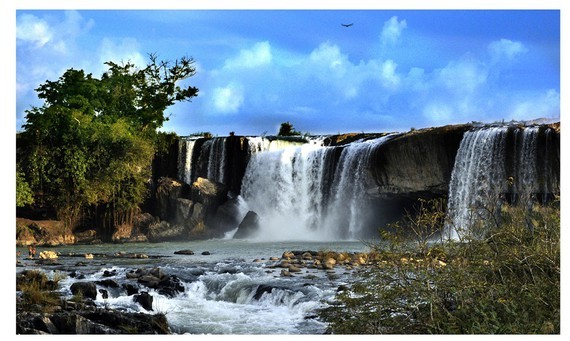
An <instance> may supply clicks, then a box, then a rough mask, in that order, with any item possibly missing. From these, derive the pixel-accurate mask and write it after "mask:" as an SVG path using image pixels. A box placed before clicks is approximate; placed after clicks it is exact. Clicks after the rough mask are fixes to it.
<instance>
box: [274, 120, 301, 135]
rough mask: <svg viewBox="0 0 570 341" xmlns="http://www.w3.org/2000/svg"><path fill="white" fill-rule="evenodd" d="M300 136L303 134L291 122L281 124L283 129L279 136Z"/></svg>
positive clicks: (280, 128)
mask: <svg viewBox="0 0 570 341" xmlns="http://www.w3.org/2000/svg"><path fill="white" fill-rule="evenodd" d="M298 135H301V133H300V132H298V131H296V130H295V129H294V128H293V125H292V124H291V123H290V122H283V123H281V127H279V132H278V133H277V136H298Z"/></svg>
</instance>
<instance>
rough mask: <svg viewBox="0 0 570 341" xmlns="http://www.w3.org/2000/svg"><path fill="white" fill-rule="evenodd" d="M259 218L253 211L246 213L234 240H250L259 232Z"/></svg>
mask: <svg viewBox="0 0 570 341" xmlns="http://www.w3.org/2000/svg"><path fill="white" fill-rule="evenodd" d="M259 228H260V227H259V216H258V215H257V213H255V212H253V211H249V212H247V214H246V215H245V217H244V218H243V220H242V222H241V223H240V224H239V226H238V230H237V231H236V233H235V234H234V237H233V238H234V239H245V238H250V237H252V236H253V235H255V233H257V231H259Z"/></svg>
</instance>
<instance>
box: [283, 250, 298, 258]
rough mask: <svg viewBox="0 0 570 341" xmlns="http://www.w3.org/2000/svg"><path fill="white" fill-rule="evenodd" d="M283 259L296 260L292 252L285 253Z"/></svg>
mask: <svg viewBox="0 0 570 341" xmlns="http://www.w3.org/2000/svg"><path fill="white" fill-rule="evenodd" d="M281 258H289V259H291V258H295V254H294V253H293V252H291V251H285V252H283V255H281Z"/></svg>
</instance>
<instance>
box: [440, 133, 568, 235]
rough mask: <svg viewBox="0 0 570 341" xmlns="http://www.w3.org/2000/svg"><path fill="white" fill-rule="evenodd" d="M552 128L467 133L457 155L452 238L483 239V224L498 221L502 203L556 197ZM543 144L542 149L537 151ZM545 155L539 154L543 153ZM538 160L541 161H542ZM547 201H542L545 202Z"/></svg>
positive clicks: (453, 177) (450, 206) (451, 205)
mask: <svg viewBox="0 0 570 341" xmlns="http://www.w3.org/2000/svg"><path fill="white" fill-rule="evenodd" d="M549 141H550V128H547V129H545V130H543V131H542V132H541V130H540V127H492V128H483V129H478V130H474V131H468V132H466V133H465V135H464V136H463V140H462V141H461V144H460V146H459V150H458V151H457V156H456V158H455V166H454V168H453V172H452V174H451V181H450V185H449V199H448V208H447V212H448V216H449V217H450V222H449V223H448V226H447V234H448V237H449V238H451V239H460V238H462V237H466V236H477V235H480V233H481V232H484V231H483V230H477V231H476V230H474V227H475V226H481V224H480V223H484V224H483V225H482V226H481V227H483V228H484V227H485V223H489V222H492V221H494V219H499V218H500V207H501V205H502V204H504V203H513V204H515V203H516V204H523V203H524V204H527V205H528V204H532V202H533V201H537V199H538V197H539V196H540V197H542V198H546V197H547V196H548V195H549V194H551V193H556V192H557V191H558V190H557V187H558V179H557V178H554V176H553V174H552V173H554V174H556V172H552V171H551V168H553V167H555V166H554V165H555V163H556V162H555V161H554V160H552V158H551V155H552V152H551V151H550V150H548V148H549ZM539 145H544V148H545V149H544V150H539V148H538V146H539ZM541 153H542V154H543V155H540V154H541ZM539 160H540V161H539ZM543 200H544V199H543Z"/></svg>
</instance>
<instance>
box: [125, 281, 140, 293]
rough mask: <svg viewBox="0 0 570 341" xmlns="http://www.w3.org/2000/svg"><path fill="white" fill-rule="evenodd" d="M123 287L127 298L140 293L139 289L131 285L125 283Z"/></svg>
mask: <svg viewBox="0 0 570 341" xmlns="http://www.w3.org/2000/svg"><path fill="white" fill-rule="evenodd" d="M122 287H123V288H124V289H125V290H126V291H127V296H131V295H134V294H138V293H139V288H137V287H136V286H134V285H132V284H130V283H123V285H122Z"/></svg>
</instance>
